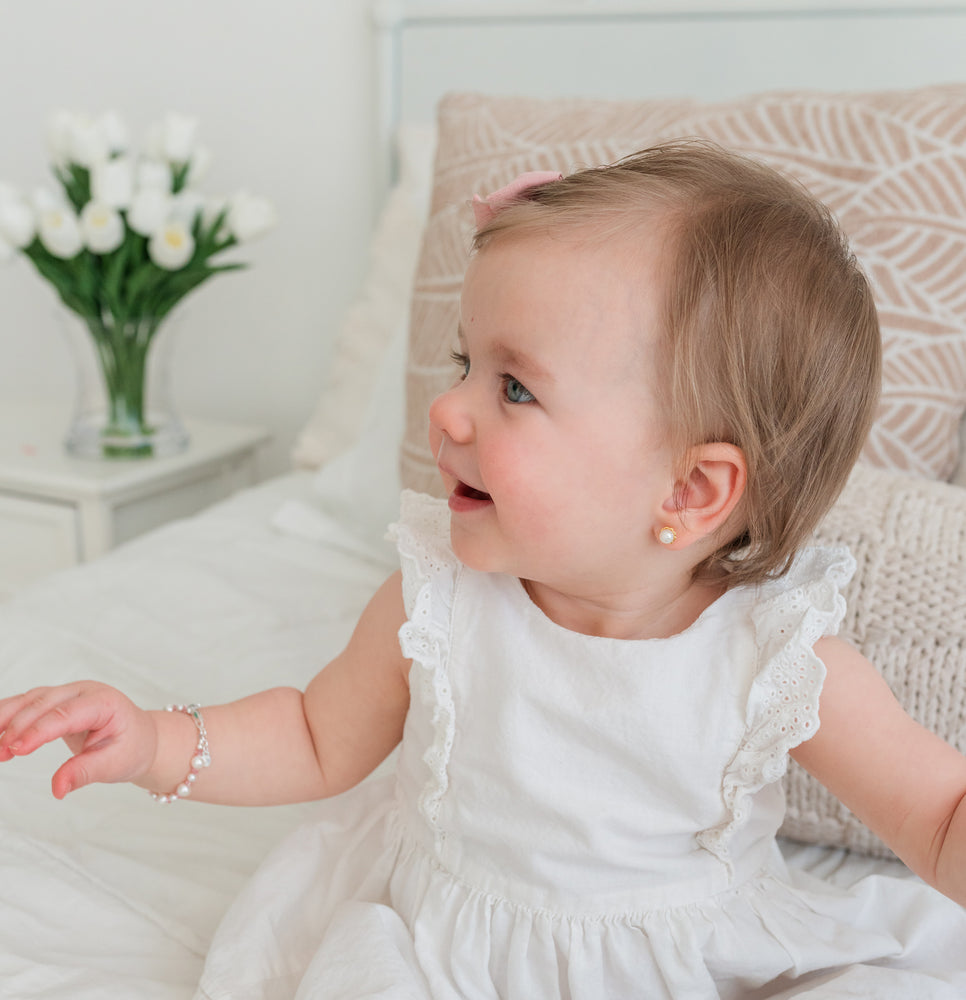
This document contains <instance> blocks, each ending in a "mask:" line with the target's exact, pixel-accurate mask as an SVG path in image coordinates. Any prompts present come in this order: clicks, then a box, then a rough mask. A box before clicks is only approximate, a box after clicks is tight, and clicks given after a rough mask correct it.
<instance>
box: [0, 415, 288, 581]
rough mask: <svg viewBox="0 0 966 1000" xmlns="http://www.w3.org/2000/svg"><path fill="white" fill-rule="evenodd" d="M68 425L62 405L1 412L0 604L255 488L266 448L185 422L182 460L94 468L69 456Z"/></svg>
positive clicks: (260, 434) (256, 440) (247, 435)
mask: <svg viewBox="0 0 966 1000" xmlns="http://www.w3.org/2000/svg"><path fill="white" fill-rule="evenodd" d="M69 418H70V415H69V412H68V411H67V410H66V409H64V408H63V407H61V406H58V405H42V404H33V403H23V402H4V403H0V599H2V598H3V597H6V596H9V595H10V594H11V593H12V592H13V591H14V590H15V589H16V588H17V587H20V586H22V585H23V584H25V583H28V582H29V581H31V580H35V579H37V578H39V577H41V576H43V575H45V574H46V573H50V572H52V571H54V570H57V569H62V568H64V567H67V566H73V565H75V564H77V563H80V562H84V561H86V560H88V559H93V558H94V557H95V556H98V555H101V554H102V553H103V552H106V551H107V550H108V549H110V548H112V547H113V546H115V545H117V544H119V543H120V542H124V541H127V540H128V539H130V538H134V537H135V536H136V535H139V534H141V533H142V532H144V531H147V530H148V529H149V528H154V527H156V526H157V525H160V524H163V523H164V522H165V521H170V520H173V519H174V518H178V517H186V516H188V515H189V514H194V513H196V512H197V511H199V510H201V509H202V508H203V507H207V506H208V505H209V504H212V503H214V502H215V501H216V500H221V499H223V498H224V497H227V496H228V495H229V494H231V493H234V492H235V491H236V490H238V489H241V488H242V487H243V486H249V485H252V484H253V483H255V482H256V481H257V480H258V468H257V458H258V451H259V448H260V447H261V446H263V445H264V444H265V443H266V442H267V441H268V439H269V435H268V432H267V431H265V430H264V429H263V428H260V427H249V426H239V425H235V424H226V423H214V422H210V421H201V420H186V421H185V425H186V427H187V429H188V432H189V434H190V435H191V443H190V444H189V445H188V448H187V450H185V451H184V452H182V453H181V454H180V455H175V456H172V457H170V458H157V459H142V460H135V461H103V462H99V461H88V460H83V459H77V458H71V457H70V456H69V455H68V454H67V453H66V452H65V451H64V446H63V438H64V433H65V431H66V428H67V423H68V420H69Z"/></svg>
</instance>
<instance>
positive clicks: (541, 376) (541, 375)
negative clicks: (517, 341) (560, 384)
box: [493, 344, 556, 382]
mask: <svg viewBox="0 0 966 1000" xmlns="http://www.w3.org/2000/svg"><path fill="white" fill-rule="evenodd" d="M493 353H494V355H495V356H496V358H497V360H498V361H499V363H500V365H502V366H503V367H504V368H506V369H507V370H508V371H509V372H510V373H511V374H513V375H516V374H520V375H523V376H524V378H525V380H530V379H535V380H536V381H538V382H555V381H556V379H555V378H554V375H553V373H552V372H551V371H550V369H549V368H547V367H546V365H544V364H541V362H539V361H538V360H537V359H536V358H534V357H533V356H532V355H530V354H527V353H526V352H525V351H521V350H519V349H518V348H516V347H511V346H510V345H509V344H497V345H496V347H495V348H494V352H493Z"/></svg>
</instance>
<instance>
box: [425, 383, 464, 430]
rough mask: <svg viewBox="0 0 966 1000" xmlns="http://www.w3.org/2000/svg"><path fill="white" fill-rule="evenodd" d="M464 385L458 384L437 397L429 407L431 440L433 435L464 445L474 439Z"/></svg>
mask: <svg viewBox="0 0 966 1000" xmlns="http://www.w3.org/2000/svg"><path fill="white" fill-rule="evenodd" d="M466 403H467V401H466V392H465V388H464V383H462V382H458V383H457V384H456V385H454V386H453V388H452V389H448V390H447V391H446V392H444V393H441V394H440V395H439V396H437V397H436V398H435V399H434V400H433V402H432V403H431V404H430V407H429V424H430V429H431V430H430V438H431V440H432V437H433V435H439V436H440V437H447V438H449V439H450V440H452V441H456V442H459V443H464V442H466V441H469V440H470V439H471V438H472V437H473V420H472V417H471V416H470V410H469V407H468V406H467V405H466Z"/></svg>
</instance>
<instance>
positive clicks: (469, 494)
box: [453, 483, 492, 500]
mask: <svg viewBox="0 0 966 1000" xmlns="http://www.w3.org/2000/svg"><path fill="white" fill-rule="evenodd" d="M453 492H454V493H455V494H456V495H457V496H458V497H466V498H467V499H468V500H491V499H492V497H491V496H490V494H489V493H484V492H483V491H482V490H477V489H474V488H473V487H472V486H468V485H467V484H466V483H457V484H456V489H455V490H453Z"/></svg>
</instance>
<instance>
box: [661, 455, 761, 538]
mask: <svg viewBox="0 0 966 1000" xmlns="http://www.w3.org/2000/svg"><path fill="white" fill-rule="evenodd" d="M690 458H691V471H690V472H689V473H688V476H687V478H686V479H684V480H681V481H679V482H677V483H676V484H675V487H674V495H673V496H671V497H669V498H668V499H667V500H666V501H665V502H664V513H665V514H666V515H667V516H668V518H669V519H671V518H673V519H674V520H675V525H674V527H675V531H676V532H677V535H678V538H679V539H680V542H681V543H686V542H687V541H697V540H698V539H700V538H705V537H707V536H708V535H711V534H713V533H714V532H715V531H717V530H718V529H719V528H720V527H721V526H722V525H723V524H724V523H725V521H727V520H728V518H729V517H730V516H731V513H732V511H733V510H734V509H735V507H737V505H738V503H739V501H740V500H741V498H742V496H743V495H744V492H745V481H746V478H747V471H748V470H747V464H746V462H745V455H744V452H743V451H742V450H741V449H740V448H738V447H736V446H735V445H733V444H726V443H724V442H722V441H716V442H712V443H711V444H702V445H698V446H697V447H696V448H693V449H692V450H691V455H690Z"/></svg>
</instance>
